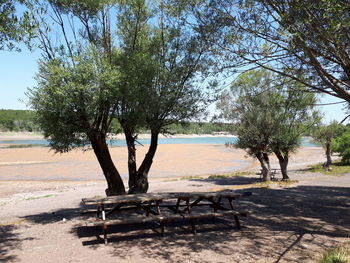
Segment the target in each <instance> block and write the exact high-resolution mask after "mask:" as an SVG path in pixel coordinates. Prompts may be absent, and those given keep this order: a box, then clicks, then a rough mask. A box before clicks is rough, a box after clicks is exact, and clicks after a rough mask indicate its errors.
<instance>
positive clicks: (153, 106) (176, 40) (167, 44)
mask: <svg viewBox="0 0 350 263" xmlns="http://www.w3.org/2000/svg"><path fill="white" fill-rule="evenodd" d="M151 7H152V8H151ZM151 7H150V6H148V5H147V2H146V1H143V0H136V1H129V2H125V3H124V4H123V5H121V6H120V13H119V16H118V19H119V23H118V25H119V35H120V40H121V51H122V54H123V59H122V60H120V61H119V62H120V64H119V65H120V68H121V71H122V79H123V80H122V82H121V87H120V90H121V91H122V93H123V100H121V101H120V103H119V104H118V108H117V112H116V117H117V118H118V120H119V122H120V124H121V126H122V128H123V130H124V134H125V138H126V141H127V147H128V156H129V157H128V168H129V188H130V190H129V192H131V193H136V192H146V191H147V189H148V179H147V176H148V172H149V170H150V168H151V165H152V162H153V158H154V156H155V153H156V150H157V144H158V136H159V134H160V133H164V132H167V131H166V126H167V125H169V124H172V123H176V122H178V121H184V120H189V119H190V118H193V117H195V116H196V115H197V114H198V113H200V112H201V110H202V109H203V107H201V105H202V106H203V101H204V97H203V94H204V92H203V91H204V90H205V87H204V86H203V85H202V84H201V81H203V77H202V76H201V75H200V74H202V75H203V74H204V73H206V72H208V71H209V69H210V67H209V65H208V64H209V61H210V58H209V57H208V55H207V53H208V49H209V47H210V46H209V43H210V42H209V41H202V39H201V37H200V32H199V33H198V32H197V31H196V30H193V28H192V27H190V26H188V25H187V24H186V23H184V21H185V20H186V18H187V17H188V16H189V15H190V13H189V12H188V11H187V10H186V9H183V8H178V7H174V6H172V5H171V1H159V2H158V3H153V5H151ZM152 18H153V21H152ZM154 20H155V21H157V22H156V23H155V22H154ZM207 37H208V38H210V35H209V36H207ZM140 127H144V128H147V129H149V130H150V132H151V141H150V145H149V148H148V152H147V154H146V156H145V157H144V159H143V160H142V162H141V164H140V166H139V167H137V164H136V146H135V142H136V140H137V132H138V129H139V128H140Z"/></svg>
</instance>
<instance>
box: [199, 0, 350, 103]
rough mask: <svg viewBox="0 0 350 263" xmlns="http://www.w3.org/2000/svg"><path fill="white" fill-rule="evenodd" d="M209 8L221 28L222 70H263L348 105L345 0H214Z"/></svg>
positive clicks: (349, 64) (348, 8) (348, 9)
mask: <svg viewBox="0 0 350 263" xmlns="http://www.w3.org/2000/svg"><path fill="white" fill-rule="evenodd" d="M203 3H206V1H203ZM207 8H208V9H210V12H211V13H212V14H213V15H212V16H211V21H212V23H213V24H216V25H217V26H218V27H220V32H221V36H220V37H218V38H217V39H216V40H215V42H214V45H215V47H216V52H217V53H219V54H220V55H222V56H223V58H224V59H222V63H221V68H223V69H232V70H237V69H243V70H246V69H247V67H248V68H254V67H257V66H258V67H263V68H266V69H268V70H270V71H273V72H275V73H278V74H280V75H282V76H286V77H289V78H291V79H294V80H297V81H298V82H301V83H302V84H303V85H304V86H305V87H307V88H308V89H310V90H313V91H315V92H321V93H326V94H329V95H332V96H335V97H338V98H341V99H343V100H345V101H347V102H350V93H349V85H350V82H349V78H350V51H349V48H348V46H349V41H350V33H349V30H348V28H349V25H350V16H349V13H350V3H349V2H348V1H344V0H317V1H302V0H296V1H279V0H259V1H251V0H244V1H236V0H229V1H223V0H216V1H211V2H210V4H207ZM206 19H209V18H206ZM201 20H202V16H198V21H201ZM206 23H207V21H206Z"/></svg>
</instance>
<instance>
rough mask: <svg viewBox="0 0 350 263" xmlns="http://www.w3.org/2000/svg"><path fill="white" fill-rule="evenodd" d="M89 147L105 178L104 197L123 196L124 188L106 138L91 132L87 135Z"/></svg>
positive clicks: (98, 133)
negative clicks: (89, 142)
mask: <svg viewBox="0 0 350 263" xmlns="http://www.w3.org/2000/svg"><path fill="white" fill-rule="evenodd" d="M89 138H90V141H91V146H92V148H93V149H94V152H95V155H96V157H97V160H98V162H99V164H100V166H101V168H102V171H103V174H104V176H105V178H106V181H107V185H108V188H107V189H106V195H107V196H111V195H121V194H125V187H124V183H123V180H122V178H121V177H120V174H119V172H118V170H117V168H116V167H115V166H114V163H113V160H112V158H111V155H110V153H109V149H108V145H107V143H106V137H105V136H104V135H103V134H101V133H100V132H93V133H92V134H90V135H89Z"/></svg>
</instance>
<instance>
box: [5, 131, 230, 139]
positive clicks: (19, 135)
mask: <svg viewBox="0 0 350 263" xmlns="http://www.w3.org/2000/svg"><path fill="white" fill-rule="evenodd" d="M227 136H229V137H235V135H233V134H229V133H223V132H218V133H214V134H175V135H171V134H165V135H164V134H160V135H159V138H198V137H227ZM108 138H109V139H114V140H123V139H125V137H124V134H121V133H118V134H110V135H109V137H108ZM150 138H151V135H150V134H147V133H143V134H139V135H138V139H150ZM43 139H45V138H44V135H42V134H40V133H33V132H0V141H6V140H43Z"/></svg>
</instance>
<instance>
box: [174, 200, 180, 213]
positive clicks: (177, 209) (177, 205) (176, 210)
mask: <svg viewBox="0 0 350 263" xmlns="http://www.w3.org/2000/svg"><path fill="white" fill-rule="evenodd" d="M180 202H181V198H178V199H177V202H176V206H175V214H176V213H178V212H179V206H180Z"/></svg>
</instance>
